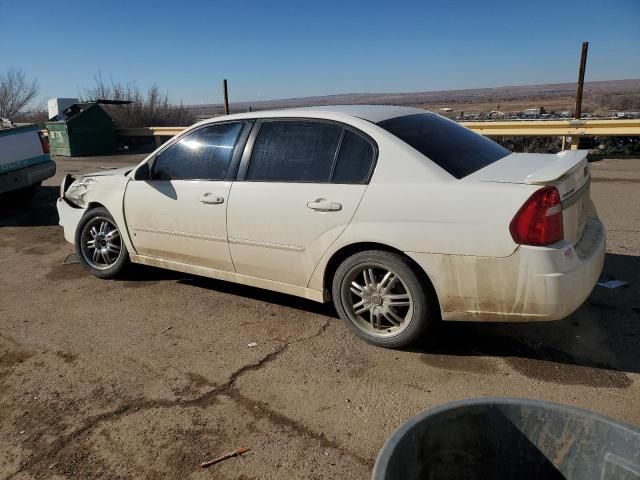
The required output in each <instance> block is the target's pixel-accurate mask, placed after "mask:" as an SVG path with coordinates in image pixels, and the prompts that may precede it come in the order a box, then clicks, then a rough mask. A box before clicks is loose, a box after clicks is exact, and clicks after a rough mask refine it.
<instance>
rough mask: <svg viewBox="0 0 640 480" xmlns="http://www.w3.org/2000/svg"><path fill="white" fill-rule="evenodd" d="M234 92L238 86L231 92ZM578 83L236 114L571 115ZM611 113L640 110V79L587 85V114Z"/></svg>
mask: <svg viewBox="0 0 640 480" xmlns="http://www.w3.org/2000/svg"><path fill="white" fill-rule="evenodd" d="M231 88H233V86H231ZM575 91H576V84H575V83H550V84H544V85H521V86H506V87H493V88H474V89H466V90H442V91H432V92H409V93H343V94H337V95H324V96H316V97H302V98H285V99H279V100H261V101H255V102H231V104H230V109H231V111H232V112H244V111H248V110H249V108H250V107H251V108H252V109H253V110H267V109H273V108H293V107H307V106H312V105H336V104H382V105H385V104H386V105H411V106H417V107H421V108H426V109H438V108H443V107H448V108H452V109H454V111H455V112H461V111H464V112H467V113H468V112H471V111H477V112H480V111H491V110H501V111H504V112H515V111H522V110H524V109H525V108H531V107H539V106H544V107H545V109H546V110H547V111H550V110H555V111H562V110H572V109H573V105H574V97H575ZM188 108H189V109H190V110H192V111H193V112H194V113H195V114H196V115H198V116H214V115H220V114H221V113H223V107H222V105H220V104H210V105H190V106H188ZM611 110H640V79H629V80H606V81H598V82H586V83H585V90H584V99H583V111H584V112H590V113H599V114H606V113H609V112H610V111H611Z"/></svg>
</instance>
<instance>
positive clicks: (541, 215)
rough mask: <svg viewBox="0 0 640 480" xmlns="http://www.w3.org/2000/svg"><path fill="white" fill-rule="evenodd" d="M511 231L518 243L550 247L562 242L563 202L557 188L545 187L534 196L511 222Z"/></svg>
mask: <svg viewBox="0 0 640 480" xmlns="http://www.w3.org/2000/svg"><path fill="white" fill-rule="evenodd" d="M509 231H510V232H511V236H512V237H513V240H514V241H515V242H516V243H520V244H522V245H549V244H551V243H555V242H557V241H559V240H562V238H563V237H564V231H563V229H562V202H561V201H560V193H559V192H558V189H557V188H556V187H545V188H541V189H540V190H538V191H536V192H534V194H533V195H531V196H530V197H529V199H528V200H527V201H526V202H525V203H524V205H523V206H522V207H521V208H520V210H518V213H516V216H515V217H513V220H511V224H510V225H509Z"/></svg>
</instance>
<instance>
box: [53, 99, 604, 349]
mask: <svg viewBox="0 0 640 480" xmlns="http://www.w3.org/2000/svg"><path fill="white" fill-rule="evenodd" d="M585 157H586V152H582V151H565V152H561V153H559V154H529V153H512V152H510V151H509V150H507V149H505V148H503V147H501V146H500V145H498V144H496V143H494V142H492V141H491V140H488V139H487V138H485V137H482V136H480V135H478V134H476V133H474V132H472V131H470V130H468V129H466V128H464V127H462V126H460V125H458V124H457V123H455V122H453V121H450V120H447V119H445V118H443V117H441V116H439V115H436V114H433V113H430V112H426V111H424V110H420V109H415V108H407V107H392V106H335V107H313V108H301V109H291V110H279V111H264V112H252V113H246V114H236V115H229V116H225V117H219V118H215V119H211V120H206V121H203V122H200V123H198V124H196V125H194V126H192V127H190V128H188V129H187V130H186V131H184V132H183V133H181V134H180V135H178V136H176V137H175V138H174V139H172V140H171V141H170V142H168V143H167V144H165V145H163V146H162V147H160V148H159V149H158V150H156V151H155V152H153V153H152V154H151V155H150V156H149V157H147V158H146V159H145V160H144V161H143V162H142V163H140V164H139V165H138V166H136V167H131V168H126V169H121V170H111V171H102V172H99V173H96V174H89V175H84V176H80V177H77V178H74V177H71V176H68V175H67V176H66V177H65V179H64V180H63V182H62V185H61V191H60V198H59V200H58V203H57V206H58V212H59V214H60V224H61V225H62V226H63V227H64V235H65V238H66V239H67V240H68V241H69V242H72V243H74V244H75V248H76V250H77V253H78V256H79V257H80V260H81V262H82V264H83V265H84V267H85V268H86V269H87V270H88V271H89V272H91V273H92V274H94V275H96V276H97V277H101V278H110V277H113V276H115V275H117V274H118V273H119V272H120V271H121V270H122V269H123V267H124V266H125V264H126V263H127V262H128V261H131V262H134V263H141V264H146V265H153V266H156V267H162V268H168V269H173V270H178V271H181V272H188V273H192V274H197V275H203V276H208V277H213V278H218V279H222V280H228V281H232V282H237V283H241V284H245V285H252V286H255V287H260V288H266V289H270V290H275V291H279V292H285V293H288V294H292V295H298V296H301V297H306V298H309V299H312V300H315V301H318V302H326V301H333V302H334V304H335V306H336V309H337V311H338V313H339V315H340V316H341V317H342V318H343V319H344V320H345V321H346V323H347V324H348V325H349V326H350V327H351V329H352V330H353V331H354V332H355V333H357V334H358V335H360V336H361V337H363V338H365V339H366V340H368V341H369V342H371V343H374V344H376V345H380V346H385V347H399V346H403V345H407V344H409V343H412V342H414V341H415V340H417V339H418V338H419V337H420V336H422V335H424V334H425V333H426V332H427V331H428V329H429V327H430V326H431V325H433V324H434V322H437V321H439V320H440V319H442V320H473V321H528V320H555V319H560V318H563V317H565V316H567V315H569V314H570V313H572V312H573V311H574V310H575V309H577V308H578V307H579V306H580V305H581V304H582V303H583V302H584V300H585V299H586V298H587V296H588V295H589V293H590V292H591V290H592V288H593V286H594V284H595V282H596V280H597V278H598V277H599V275H600V272H601V270H602V264H603V259H604V228H603V226H602V223H601V222H600V221H599V219H598V217H597V214H596V211H595V209H594V206H593V203H592V201H591V199H590V196H589V182H590V175H589V168H588V165H587V162H586V159H585Z"/></svg>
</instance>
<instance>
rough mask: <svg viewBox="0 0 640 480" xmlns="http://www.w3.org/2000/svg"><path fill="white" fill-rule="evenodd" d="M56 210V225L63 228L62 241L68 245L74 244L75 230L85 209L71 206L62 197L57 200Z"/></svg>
mask: <svg viewBox="0 0 640 480" xmlns="http://www.w3.org/2000/svg"><path fill="white" fill-rule="evenodd" d="M56 208H57V209H58V217H59V218H60V221H59V222H58V223H59V224H60V225H61V226H62V228H64V239H65V240H66V241H67V242H69V243H75V236H76V228H77V227H78V223H80V219H81V218H82V215H84V212H86V210H87V209H86V208H80V207H76V206H74V205H71V203H69V201H68V200H66V199H65V198H64V197H62V198H58V201H57V202H56Z"/></svg>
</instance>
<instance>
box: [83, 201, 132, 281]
mask: <svg viewBox="0 0 640 480" xmlns="http://www.w3.org/2000/svg"><path fill="white" fill-rule="evenodd" d="M76 252H77V254H78V257H79V258H80V263H82V265H83V266H84V268H85V269H86V270H88V271H89V272H91V273H92V274H93V275H95V276H96V277H100V278H111V277H114V276H115V275H117V274H118V273H120V271H121V270H122V269H123V268H124V265H125V264H126V262H127V260H128V258H129V254H128V252H127V247H126V246H125V245H124V243H123V241H122V236H121V235H120V231H119V229H118V226H117V225H116V222H115V221H114V220H113V217H112V216H111V215H110V214H109V212H108V211H107V209H106V208H103V207H99V208H95V209H92V210H89V211H87V213H85V214H84V216H83V217H82V219H81V220H80V223H79V224H78V229H77V231H76Z"/></svg>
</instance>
